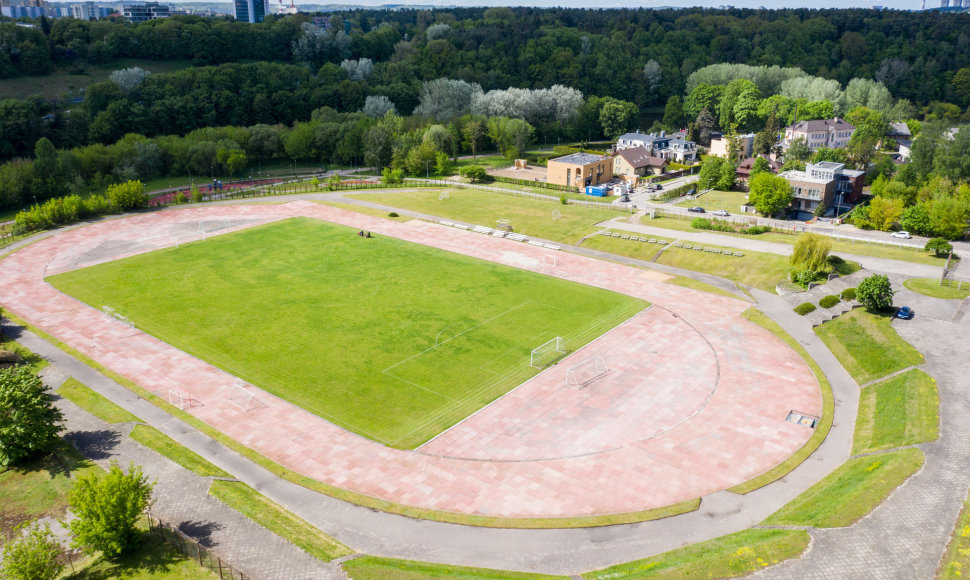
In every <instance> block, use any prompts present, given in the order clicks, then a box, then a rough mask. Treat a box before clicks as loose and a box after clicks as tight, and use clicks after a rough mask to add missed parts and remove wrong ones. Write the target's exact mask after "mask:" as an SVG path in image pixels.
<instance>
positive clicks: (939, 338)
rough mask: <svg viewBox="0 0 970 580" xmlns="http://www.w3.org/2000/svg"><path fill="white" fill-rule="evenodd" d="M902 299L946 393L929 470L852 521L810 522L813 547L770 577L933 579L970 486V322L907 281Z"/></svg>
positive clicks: (914, 339)
mask: <svg viewBox="0 0 970 580" xmlns="http://www.w3.org/2000/svg"><path fill="white" fill-rule="evenodd" d="M893 286H894V288H897V289H898V291H899V293H898V294H897V295H896V301H895V302H896V304H908V305H910V306H912V307H913V308H914V310H915V311H916V312H917V315H916V316H915V317H914V318H913V319H912V320H895V321H893V328H895V329H896V331H897V332H898V333H899V334H900V336H902V337H903V339H905V340H906V341H907V342H909V343H910V344H912V345H913V346H915V347H916V348H917V349H919V351H920V352H922V353H924V355H925V357H926V363H925V364H923V365H921V366H920V367H919V368H921V369H922V370H923V371H925V372H926V373H928V374H929V375H930V376H932V377H933V378H934V379H936V382H937V387H938V389H939V394H940V438H939V439H938V440H937V441H934V442H932V443H925V444H922V445H920V446H919V447H920V448H921V449H922V450H923V452H924V453H925V455H926V463H925V465H924V466H923V469H922V470H921V471H920V472H919V473H917V474H916V475H914V476H913V477H912V478H910V479H909V480H908V481H907V482H906V483H905V484H904V485H903V486H901V487H900V488H898V489H897V490H896V491H895V492H894V493H893V494H892V495H891V496H890V497H889V499H888V500H886V501H885V502H884V503H883V504H882V505H881V506H879V507H877V508H876V509H875V510H874V511H873V512H872V513H871V514H870V515H869V516H867V517H866V518H864V519H862V520H861V521H859V522H858V523H856V524H855V525H853V526H852V527H849V528H839V529H810V530H809V533H810V534H811V535H812V549H811V551H810V552H808V554H806V555H805V556H804V557H803V558H801V559H800V560H795V561H792V562H788V563H784V564H782V565H780V566H777V567H774V568H772V569H769V570H767V571H765V572H764V573H763V574H762V575H763V576H765V577H768V578H820V579H822V578H824V579H829V578H852V579H855V578H858V579H869V578H927V579H929V578H933V577H934V576H935V575H936V570H937V567H938V565H939V562H940V559H941V558H942V556H943V553H944V551H945V549H946V545H947V542H948V541H949V538H950V534H951V533H952V532H953V527H954V524H955V522H956V517H957V515H958V514H959V512H960V508H961V506H962V503H963V500H964V498H965V497H966V495H967V489H968V487H970V470H968V469H967V457H968V455H970V423H968V422H967V420H966V418H967V416H968V415H970V397H968V395H970V321H967V320H963V321H961V322H956V323H955V322H951V319H952V315H953V313H954V312H955V311H956V309H957V308H958V305H959V303H960V301H958V300H939V299H936V298H929V297H927V296H923V295H921V294H917V293H915V292H910V291H908V290H906V289H905V288H902V285H901V284H900V279H898V278H897V279H895V280H894V284H893Z"/></svg>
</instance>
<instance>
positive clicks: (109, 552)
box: [67, 462, 155, 558]
mask: <svg viewBox="0 0 970 580" xmlns="http://www.w3.org/2000/svg"><path fill="white" fill-rule="evenodd" d="M154 486H155V484H154V483H149V482H148V478H146V477H145V476H144V475H143V474H142V471H141V468H140V467H136V466H135V465H129V467H128V473H125V472H124V471H122V470H121V468H120V467H118V464H117V463H115V462H112V463H111V467H110V468H109V469H108V473H106V474H104V475H102V476H98V474H96V473H88V474H84V475H80V476H78V477H77V478H76V479H75V480H74V483H73V485H72V486H71V490H70V491H69V492H68V494H67V501H68V505H69V506H70V508H71V511H72V512H74V514H75V515H76V516H77V517H76V518H75V519H73V520H71V521H70V522H69V523H68V524H67V527H68V529H69V530H70V531H71V534H72V535H73V536H74V540H73V541H72V542H71V544H72V545H73V546H74V547H77V548H83V549H84V550H85V551H87V552H94V551H100V552H103V553H104V555H105V556H106V557H108V558H114V557H117V556H119V555H121V554H124V553H125V552H128V551H129V550H131V549H132V548H134V547H135V545H136V544H137V543H138V539H139V537H140V534H139V532H138V528H137V527H136V524H137V523H138V519H139V518H140V517H141V516H142V514H144V513H145V511H146V510H147V509H148V508H149V507H151V504H152V500H151V496H152V488H153V487H154Z"/></svg>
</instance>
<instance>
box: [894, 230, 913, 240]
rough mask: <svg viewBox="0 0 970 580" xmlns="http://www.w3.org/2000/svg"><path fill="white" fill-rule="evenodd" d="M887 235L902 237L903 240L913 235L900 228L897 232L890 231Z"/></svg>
mask: <svg viewBox="0 0 970 580" xmlns="http://www.w3.org/2000/svg"><path fill="white" fill-rule="evenodd" d="M889 235H891V236H892V237H894V238H902V239H904V240H908V239H910V238H911V237H913V236H911V235H909V232H907V231H904V230H900V231H898V232H893V233H891V234H889Z"/></svg>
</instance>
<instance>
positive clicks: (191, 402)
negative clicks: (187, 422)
mask: <svg viewBox="0 0 970 580" xmlns="http://www.w3.org/2000/svg"><path fill="white" fill-rule="evenodd" d="M168 402H169V403H171V404H173V405H175V406H176V407H178V408H179V409H182V410H183V411H184V410H186V409H190V408H192V407H198V406H200V405H202V403H200V402H198V401H197V400H195V399H193V398H192V395H190V394H188V393H186V392H185V391H183V390H182V389H169V391H168Z"/></svg>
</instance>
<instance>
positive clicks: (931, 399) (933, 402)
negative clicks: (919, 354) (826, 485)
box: [852, 368, 940, 456]
mask: <svg viewBox="0 0 970 580" xmlns="http://www.w3.org/2000/svg"><path fill="white" fill-rule="evenodd" d="M897 384H901V385H900V388H899V390H902V391H905V392H906V393H907V394H909V395H911V396H912V397H914V399H913V400H912V401H910V402H912V403H914V404H915V407H916V416H915V417H909V416H906V417H904V418H903V421H902V424H901V425H898V424H896V425H893V427H895V428H896V430H897V431H899V430H901V431H902V434H901V435H899V436H898V437H897V438H896V439H894V440H892V441H888V442H886V443H882V444H878V445H876V444H873V442H872V441H873V439H875V437H876V436H877V435H879V434H880V432H879V429H878V426H877V421H876V417H877V413H878V410H879V402H880V397H879V393H878V391H879V390H880V389H887V388H890V387H893V386H895V385H897ZM861 391H862V392H861V394H860V397H859V412H858V413H857V416H856V424H855V431H854V433H853V436H852V455H853V456H856V455H864V454H870V453H878V452H882V451H887V450H890V449H895V448H898V447H905V446H907V445H919V444H921V443H930V442H932V441H936V440H937V439H939V437H940V414H939V409H940V397H939V392H938V389H937V386H936V379H934V378H933V377H931V376H930V375H928V374H927V373H925V372H923V371H922V370H920V369H918V368H914V369H910V370H908V371H906V372H904V373H902V374H899V375H895V376H891V377H888V378H883V379H880V380H879V381H878V382H876V383H872V384H869V385H867V386H865V387H863V388H862V389H861ZM891 417H892V415H891ZM884 427H886V426H885V425H884Z"/></svg>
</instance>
